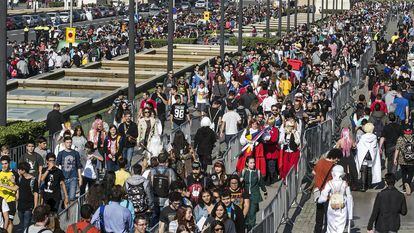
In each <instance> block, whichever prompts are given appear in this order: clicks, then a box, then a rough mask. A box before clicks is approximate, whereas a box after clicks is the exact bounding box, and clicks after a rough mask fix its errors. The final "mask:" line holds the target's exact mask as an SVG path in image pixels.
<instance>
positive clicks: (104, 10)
mask: <svg viewBox="0 0 414 233" xmlns="http://www.w3.org/2000/svg"><path fill="white" fill-rule="evenodd" d="M98 9H99V10H100V11H101V15H102V17H108V16H109V10H108V8H106V7H104V6H101V7H98Z"/></svg>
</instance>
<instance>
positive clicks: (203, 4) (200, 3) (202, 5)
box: [195, 0, 206, 9]
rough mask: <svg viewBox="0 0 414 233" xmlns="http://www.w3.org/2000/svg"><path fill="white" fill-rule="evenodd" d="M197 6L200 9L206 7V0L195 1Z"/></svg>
mask: <svg viewBox="0 0 414 233" xmlns="http://www.w3.org/2000/svg"><path fill="white" fill-rule="evenodd" d="M195 8H198V9H200V8H206V2H205V1H204V0H198V1H197V2H196V3H195Z"/></svg>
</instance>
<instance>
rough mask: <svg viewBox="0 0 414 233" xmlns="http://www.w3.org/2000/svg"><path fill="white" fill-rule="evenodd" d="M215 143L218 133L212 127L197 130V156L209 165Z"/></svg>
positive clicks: (195, 145)
mask: <svg viewBox="0 0 414 233" xmlns="http://www.w3.org/2000/svg"><path fill="white" fill-rule="evenodd" d="M215 143H216V133H214V131H213V130H212V129H210V127H207V126H206V127H201V128H199V129H198V130H197V132H196V134H195V136H194V147H195V148H196V149H197V154H198V155H199V156H200V157H203V158H202V159H203V160H204V159H206V160H208V162H209V163H211V153H212V151H213V148H214V144H215ZM204 157H206V158H204Z"/></svg>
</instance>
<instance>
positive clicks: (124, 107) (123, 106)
mask: <svg viewBox="0 0 414 233" xmlns="http://www.w3.org/2000/svg"><path fill="white" fill-rule="evenodd" d="M128 110H129V108H128V103H127V102H125V101H121V103H120V104H119V107H118V108H117V110H116V112H115V117H114V125H115V126H116V127H118V126H119V125H120V124H121V123H122V122H124V119H123V115H124V112H125V111H128Z"/></svg>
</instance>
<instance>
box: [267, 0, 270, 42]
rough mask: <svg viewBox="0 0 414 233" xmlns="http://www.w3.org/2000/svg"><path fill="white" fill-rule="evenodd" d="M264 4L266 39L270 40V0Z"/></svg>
mask: <svg viewBox="0 0 414 233" xmlns="http://www.w3.org/2000/svg"><path fill="white" fill-rule="evenodd" d="M266 4H267V8H266V37H267V38H270V0H267V2H266Z"/></svg>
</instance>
